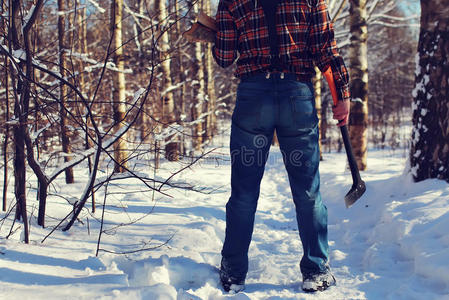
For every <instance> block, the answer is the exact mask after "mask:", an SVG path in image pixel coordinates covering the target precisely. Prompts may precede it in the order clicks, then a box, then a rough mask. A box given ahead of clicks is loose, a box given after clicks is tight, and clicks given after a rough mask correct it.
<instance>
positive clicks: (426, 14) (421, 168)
mask: <svg viewBox="0 0 449 300" xmlns="http://www.w3.org/2000/svg"><path fill="white" fill-rule="evenodd" d="M448 49H449V6H448V5H447V1H446V0H421V32H420V36H419V44H418V53H417V56H416V62H417V65H416V80H415V83H416V86H415V89H414V91H413V98H414V102H413V133H412V147H411V153H410V162H411V171H412V174H413V178H414V179H415V181H421V180H424V179H427V178H440V179H444V180H446V181H448V182H449V64H448V61H449V52H448Z"/></svg>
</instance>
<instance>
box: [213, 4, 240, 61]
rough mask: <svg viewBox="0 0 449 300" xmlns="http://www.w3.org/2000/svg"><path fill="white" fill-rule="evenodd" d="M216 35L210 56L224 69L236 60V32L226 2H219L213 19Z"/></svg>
mask: <svg viewBox="0 0 449 300" xmlns="http://www.w3.org/2000/svg"><path fill="white" fill-rule="evenodd" d="M215 22H216V24H217V29H218V30H217V33H216V35H215V46H214V47H213V48H212V54H213V56H214V58H215V61H216V62H217V64H218V65H220V66H221V67H223V68H226V67H228V66H230V65H232V63H233V62H234V61H235V59H236V58H237V43H238V31H237V28H236V25H235V22H234V19H233V18H232V15H231V12H230V11H229V7H228V1H226V0H220V2H219V3H218V10H217V15H216V17H215Z"/></svg>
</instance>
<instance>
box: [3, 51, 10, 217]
mask: <svg viewBox="0 0 449 300" xmlns="http://www.w3.org/2000/svg"><path fill="white" fill-rule="evenodd" d="M4 68H5V79H4V80H5V135H4V137H3V201H2V202H3V203H2V204H3V205H2V209H3V211H6V206H7V194H8V141H9V125H8V124H7V123H6V121H8V120H9V75H8V74H9V73H8V68H9V66H8V58H7V56H6V55H5V66H4Z"/></svg>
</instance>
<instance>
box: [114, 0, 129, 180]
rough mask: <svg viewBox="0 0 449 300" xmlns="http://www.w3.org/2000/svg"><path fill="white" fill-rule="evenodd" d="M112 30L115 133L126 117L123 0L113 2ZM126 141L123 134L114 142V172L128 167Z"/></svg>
mask: <svg viewBox="0 0 449 300" xmlns="http://www.w3.org/2000/svg"><path fill="white" fill-rule="evenodd" d="M111 4H112V5H111V6H112V7H111V31H112V34H113V42H112V45H113V48H112V49H113V55H112V57H113V60H114V64H115V66H116V67H117V69H118V71H114V72H113V74H112V81H113V83H112V84H113V88H112V109H113V115H114V123H115V125H114V133H118V132H119V131H120V129H121V128H122V127H123V123H122V122H123V120H124V118H125V110H126V108H125V100H126V99H125V74H124V73H123V69H124V61H123V47H122V46H123V43H122V11H123V0H114V1H112V3H111ZM126 148H127V145H126V141H125V136H122V137H121V138H120V139H118V141H117V142H115V144H114V159H115V167H114V172H118V173H123V172H125V168H123V167H126V158H127V153H126Z"/></svg>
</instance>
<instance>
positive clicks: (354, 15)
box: [349, 0, 368, 170]
mask: <svg viewBox="0 0 449 300" xmlns="http://www.w3.org/2000/svg"><path fill="white" fill-rule="evenodd" d="M349 3H350V8H349V9H350V17H349V24H350V30H351V44H350V48H349V69H350V74H351V80H350V90H351V96H352V99H353V102H352V103H351V114H350V116H349V127H350V138H351V144H352V147H353V151H354V155H355V158H356V160H357V165H358V167H359V169H360V170H365V169H366V167H367V163H366V159H367V126H368V58H367V39H368V29H367V25H366V0H350V1H349Z"/></svg>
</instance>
